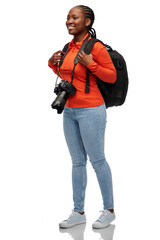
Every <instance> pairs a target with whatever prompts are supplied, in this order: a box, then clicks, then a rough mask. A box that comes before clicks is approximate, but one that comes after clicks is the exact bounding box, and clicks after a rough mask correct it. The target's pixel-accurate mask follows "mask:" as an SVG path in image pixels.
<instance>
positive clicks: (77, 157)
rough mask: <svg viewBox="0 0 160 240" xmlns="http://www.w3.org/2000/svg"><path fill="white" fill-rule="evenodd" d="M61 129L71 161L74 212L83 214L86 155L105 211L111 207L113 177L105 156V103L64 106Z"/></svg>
mask: <svg viewBox="0 0 160 240" xmlns="http://www.w3.org/2000/svg"><path fill="white" fill-rule="evenodd" d="M63 127H64V134H65V139H66V142H67V145H68V149H69V152H70V155H71V158H72V187H73V202H74V211H77V212H83V211H84V201H85V190H86V186H87V170H86V164H87V155H88V156H89V159H90V162H91V164H92V166H93V168H94V170H95V173H96V176H97V179H98V183H99V186H100V190H101V194H102V198H103V206H104V209H112V208H114V206H113V205H114V203H113V189H112V175H111V170H110V167H109V165H108V163H107V161H106V158H105V154H104V138H105V128H106V108H105V104H103V105H100V106H98V107H92V108H67V107H65V109H64V112H63ZM93 187H94V186H93ZM95 203H96V201H95Z"/></svg>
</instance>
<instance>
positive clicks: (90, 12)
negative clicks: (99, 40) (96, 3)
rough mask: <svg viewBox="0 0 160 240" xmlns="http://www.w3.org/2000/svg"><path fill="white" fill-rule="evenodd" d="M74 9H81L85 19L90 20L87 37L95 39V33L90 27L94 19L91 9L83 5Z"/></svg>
mask: <svg viewBox="0 0 160 240" xmlns="http://www.w3.org/2000/svg"><path fill="white" fill-rule="evenodd" d="M76 7H79V8H81V9H82V10H83V12H84V14H85V16H86V18H90V19H91V24H90V25H89V27H88V32H89V35H90V36H91V37H92V38H96V31H95V29H94V28H92V25H93V23H94V19H95V15H94V12H93V10H92V9H91V8H89V7H87V6H84V5H78V6H76Z"/></svg>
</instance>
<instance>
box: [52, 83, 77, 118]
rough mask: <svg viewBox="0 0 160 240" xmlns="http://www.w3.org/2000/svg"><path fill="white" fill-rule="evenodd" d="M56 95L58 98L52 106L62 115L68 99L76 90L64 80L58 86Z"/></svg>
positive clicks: (55, 91) (55, 90)
mask: <svg viewBox="0 0 160 240" xmlns="http://www.w3.org/2000/svg"><path fill="white" fill-rule="evenodd" d="M54 93H56V95H57V97H56V99H55V100H54V101H53V103H52V104H51V107H52V108H53V109H57V113H58V114H60V113H62V112H63V109H64V106H65V104H66V101H67V99H68V97H69V96H71V95H74V94H75V93H76V88H75V87H74V86H73V84H72V83H69V82H68V81H67V80H62V81H61V82H60V83H59V84H58V86H57V87H55V89H54Z"/></svg>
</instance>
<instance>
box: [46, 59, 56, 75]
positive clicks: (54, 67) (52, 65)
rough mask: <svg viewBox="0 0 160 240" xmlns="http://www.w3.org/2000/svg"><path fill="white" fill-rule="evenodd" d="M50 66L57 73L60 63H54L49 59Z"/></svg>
mask: <svg viewBox="0 0 160 240" xmlns="http://www.w3.org/2000/svg"><path fill="white" fill-rule="evenodd" d="M48 66H49V67H50V68H51V69H52V70H53V72H54V73H55V74H57V73H58V64H52V63H51V62H50V60H48Z"/></svg>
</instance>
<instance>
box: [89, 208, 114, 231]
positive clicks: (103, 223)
mask: <svg viewBox="0 0 160 240" xmlns="http://www.w3.org/2000/svg"><path fill="white" fill-rule="evenodd" d="M100 212H102V214H101V215H100V217H99V218H98V219H97V220H96V221H95V222H94V223H93V224H92V227H93V228H105V227H107V226H108V225H109V224H110V223H111V222H112V221H113V220H115V218H116V216H115V213H111V212H110V211H108V210H102V211H100Z"/></svg>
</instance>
